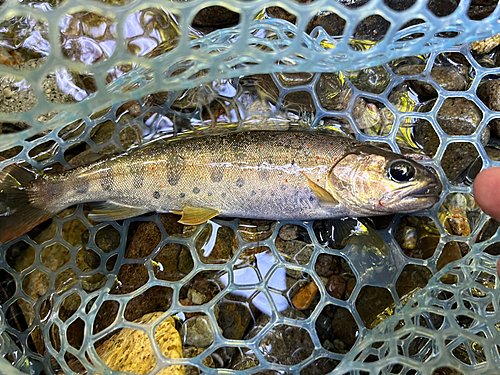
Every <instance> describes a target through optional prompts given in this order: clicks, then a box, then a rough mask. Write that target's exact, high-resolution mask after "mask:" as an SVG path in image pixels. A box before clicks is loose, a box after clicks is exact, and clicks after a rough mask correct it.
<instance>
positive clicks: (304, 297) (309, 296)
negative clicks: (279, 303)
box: [292, 281, 318, 310]
mask: <svg viewBox="0 0 500 375" xmlns="http://www.w3.org/2000/svg"><path fill="white" fill-rule="evenodd" d="M316 294H318V287H317V286H316V284H315V283H314V281H311V282H310V283H309V284H307V285H306V286H305V287H303V288H301V289H300V290H299V291H298V292H297V294H296V295H294V296H293V298H292V304H293V305H294V306H295V308H297V309H299V310H306V309H308V308H309V307H310V306H311V303H312V301H313V299H314V297H316Z"/></svg>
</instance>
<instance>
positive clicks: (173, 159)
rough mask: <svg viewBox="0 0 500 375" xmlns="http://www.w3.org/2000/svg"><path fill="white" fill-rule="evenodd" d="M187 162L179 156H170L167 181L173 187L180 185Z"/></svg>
mask: <svg viewBox="0 0 500 375" xmlns="http://www.w3.org/2000/svg"><path fill="white" fill-rule="evenodd" d="M185 168H186V167H185V162H184V159H182V158H181V157H179V156H176V155H173V156H170V157H169V158H168V160H167V181H168V183H169V184H170V185H171V186H175V185H177V184H178V183H179V180H180V179H181V177H182V174H183V173H184V169H185Z"/></svg>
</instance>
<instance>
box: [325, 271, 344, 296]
mask: <svg viewBox="0 0 500 375" xmlns="http://www.w3.org/2000/svg"><path fill="white" fill-rule="evenodd" d="M345 289H346V283H345V281H344V279H342V278H341V277H340V276H337V275H332V276H331V277H330V280H329V281H328V285H327V286H326V291H327V292H328V294H329V295H331V296H332V297H333V298H337V299H342V296H343V295H344V292H345Z"/></svg>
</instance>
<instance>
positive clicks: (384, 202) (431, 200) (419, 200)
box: [379, 182, 442, 209]
mask: <svg viewBox="0 0 500 375" xmlns="http://www.w3.org/2000/svg"><path fill="white" fill-rule="evenodd" d="M404 190H406V192H404ZM441 190H442V185H441V183H439V182H432V183H427V184H425V185H423V186H422V187H419V188H418V187H415V185H413V186H407V187H405V188H401V189H398V190H395V191H393V192H391V193H389V194H387V195H386V196H385V197H384V198H382V199H381V200H380V202H379V205H380V206H382V207H387V206H390V205H392V204H394V203H396V202H400V203H402V202H408V203H411V204H412V205H414V206H415V208H416V209H419V208H422V207H430V206H432V205H434V204H435V203H437V201H438V200H439V195H440V193H441ZM401 193H403V194H401Z"/></svg>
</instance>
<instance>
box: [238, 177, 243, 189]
mask: <svg viewBox="0 0 500 375" xmlns="http://www.w3.org/2000/svg"><path fill="white" fill-rule="evenodd" d="M243 185H245V180H244V179H243V178H241V177H238V179H237V180H236V186H238V187H239V188H240V187H243Z"/></svg>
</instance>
